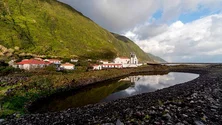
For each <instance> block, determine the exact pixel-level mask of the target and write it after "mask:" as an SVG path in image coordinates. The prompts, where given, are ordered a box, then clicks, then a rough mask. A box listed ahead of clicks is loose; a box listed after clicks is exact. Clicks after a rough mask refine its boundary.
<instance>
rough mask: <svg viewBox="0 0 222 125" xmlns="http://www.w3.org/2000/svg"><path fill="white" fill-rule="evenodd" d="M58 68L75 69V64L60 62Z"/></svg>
mask: <svg viewBox="0 0 222 125" xmlns="http://www.w3.org/2000/svg"><path fill="white" fill-rule="evenodd" d="M60 68H62V69H66V70H74V69H75V65H73V64H71V63H65V64H61V65H60Z"/></svg>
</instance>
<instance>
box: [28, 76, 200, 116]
mask: <svg viewBox="0 0 222 125" xmlns="http://www.w3.org/2000/svg"><path fill="white" fill-rule="evenodd" d="M197 77H199V75H198V74H192V73H177V72H171V73H168V74H165V75H136V76H128V77H126V78H123V79H119V80H116V81H111V82H106V83H102V84H100V85H93V86H88V87H85V88H83V89H80V90H77V91H73V92H69V93H66V94H63V95H61V97H60V96H56V97H52V98H49V99H47V100H45V101H44V102H43V103H42V102H41V105H39V104H38V107H35V108H33V109H35V111H34V110H33V111H32V112H47V111H61V110H64V109H68V108H74V107H81V106H85V105H88V104H95V103H99V102H108V101H112V100H116V99H120V98H126V97H130V96H133V95H137V94H141V93H147V92H153V91H156V90H158V89H162V88H166V87H169V86H173V85H175V84H179V83H184V82H187V81H191V80H193V79H195V78H197Z"/></svg>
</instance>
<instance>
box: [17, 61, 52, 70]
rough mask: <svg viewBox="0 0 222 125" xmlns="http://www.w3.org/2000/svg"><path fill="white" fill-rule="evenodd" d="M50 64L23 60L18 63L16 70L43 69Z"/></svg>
mask: <svg viewBox="0 0 222 125" xmlns="http://www.w3.org/2000/svg"><path fill="white" fill-rule="evenodd" d="M49 64H50V62H44V61H40V60H35V59H24V60H22V61H21V62H18V63H17V65H18V68H20V69H25V70H31V69H36V68H43V67H46V66H48V65H49Z"/></svg>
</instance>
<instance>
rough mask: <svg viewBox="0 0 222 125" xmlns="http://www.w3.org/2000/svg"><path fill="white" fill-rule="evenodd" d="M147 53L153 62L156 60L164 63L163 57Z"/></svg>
mask: <svg viewBox="0 0 222 125" xmlns="http://www.w3.org/2000/svg"><path fill="white" fill-rule="evenodd" d="M147 54H148V56H149V57H150V58H151V59H152V60H154V61H155V62H158V63H166V62H167V61H165V60H164V59H162V58H160V57H158V56H155V55H153V54H151V53H147Z"/></svg>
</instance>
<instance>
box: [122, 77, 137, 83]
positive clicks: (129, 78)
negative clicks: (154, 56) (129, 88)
mask: <svg viewBox="0 0 222 125" xmlns="http://www.w3.org/2000/svg"><path fill="white" fill-rule="evenodd" d="M139 79H140V76H129V77H126V78H124V79H120V80H119V81H129V82H131V83H134V82H136V81H139Z"/></svg>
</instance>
